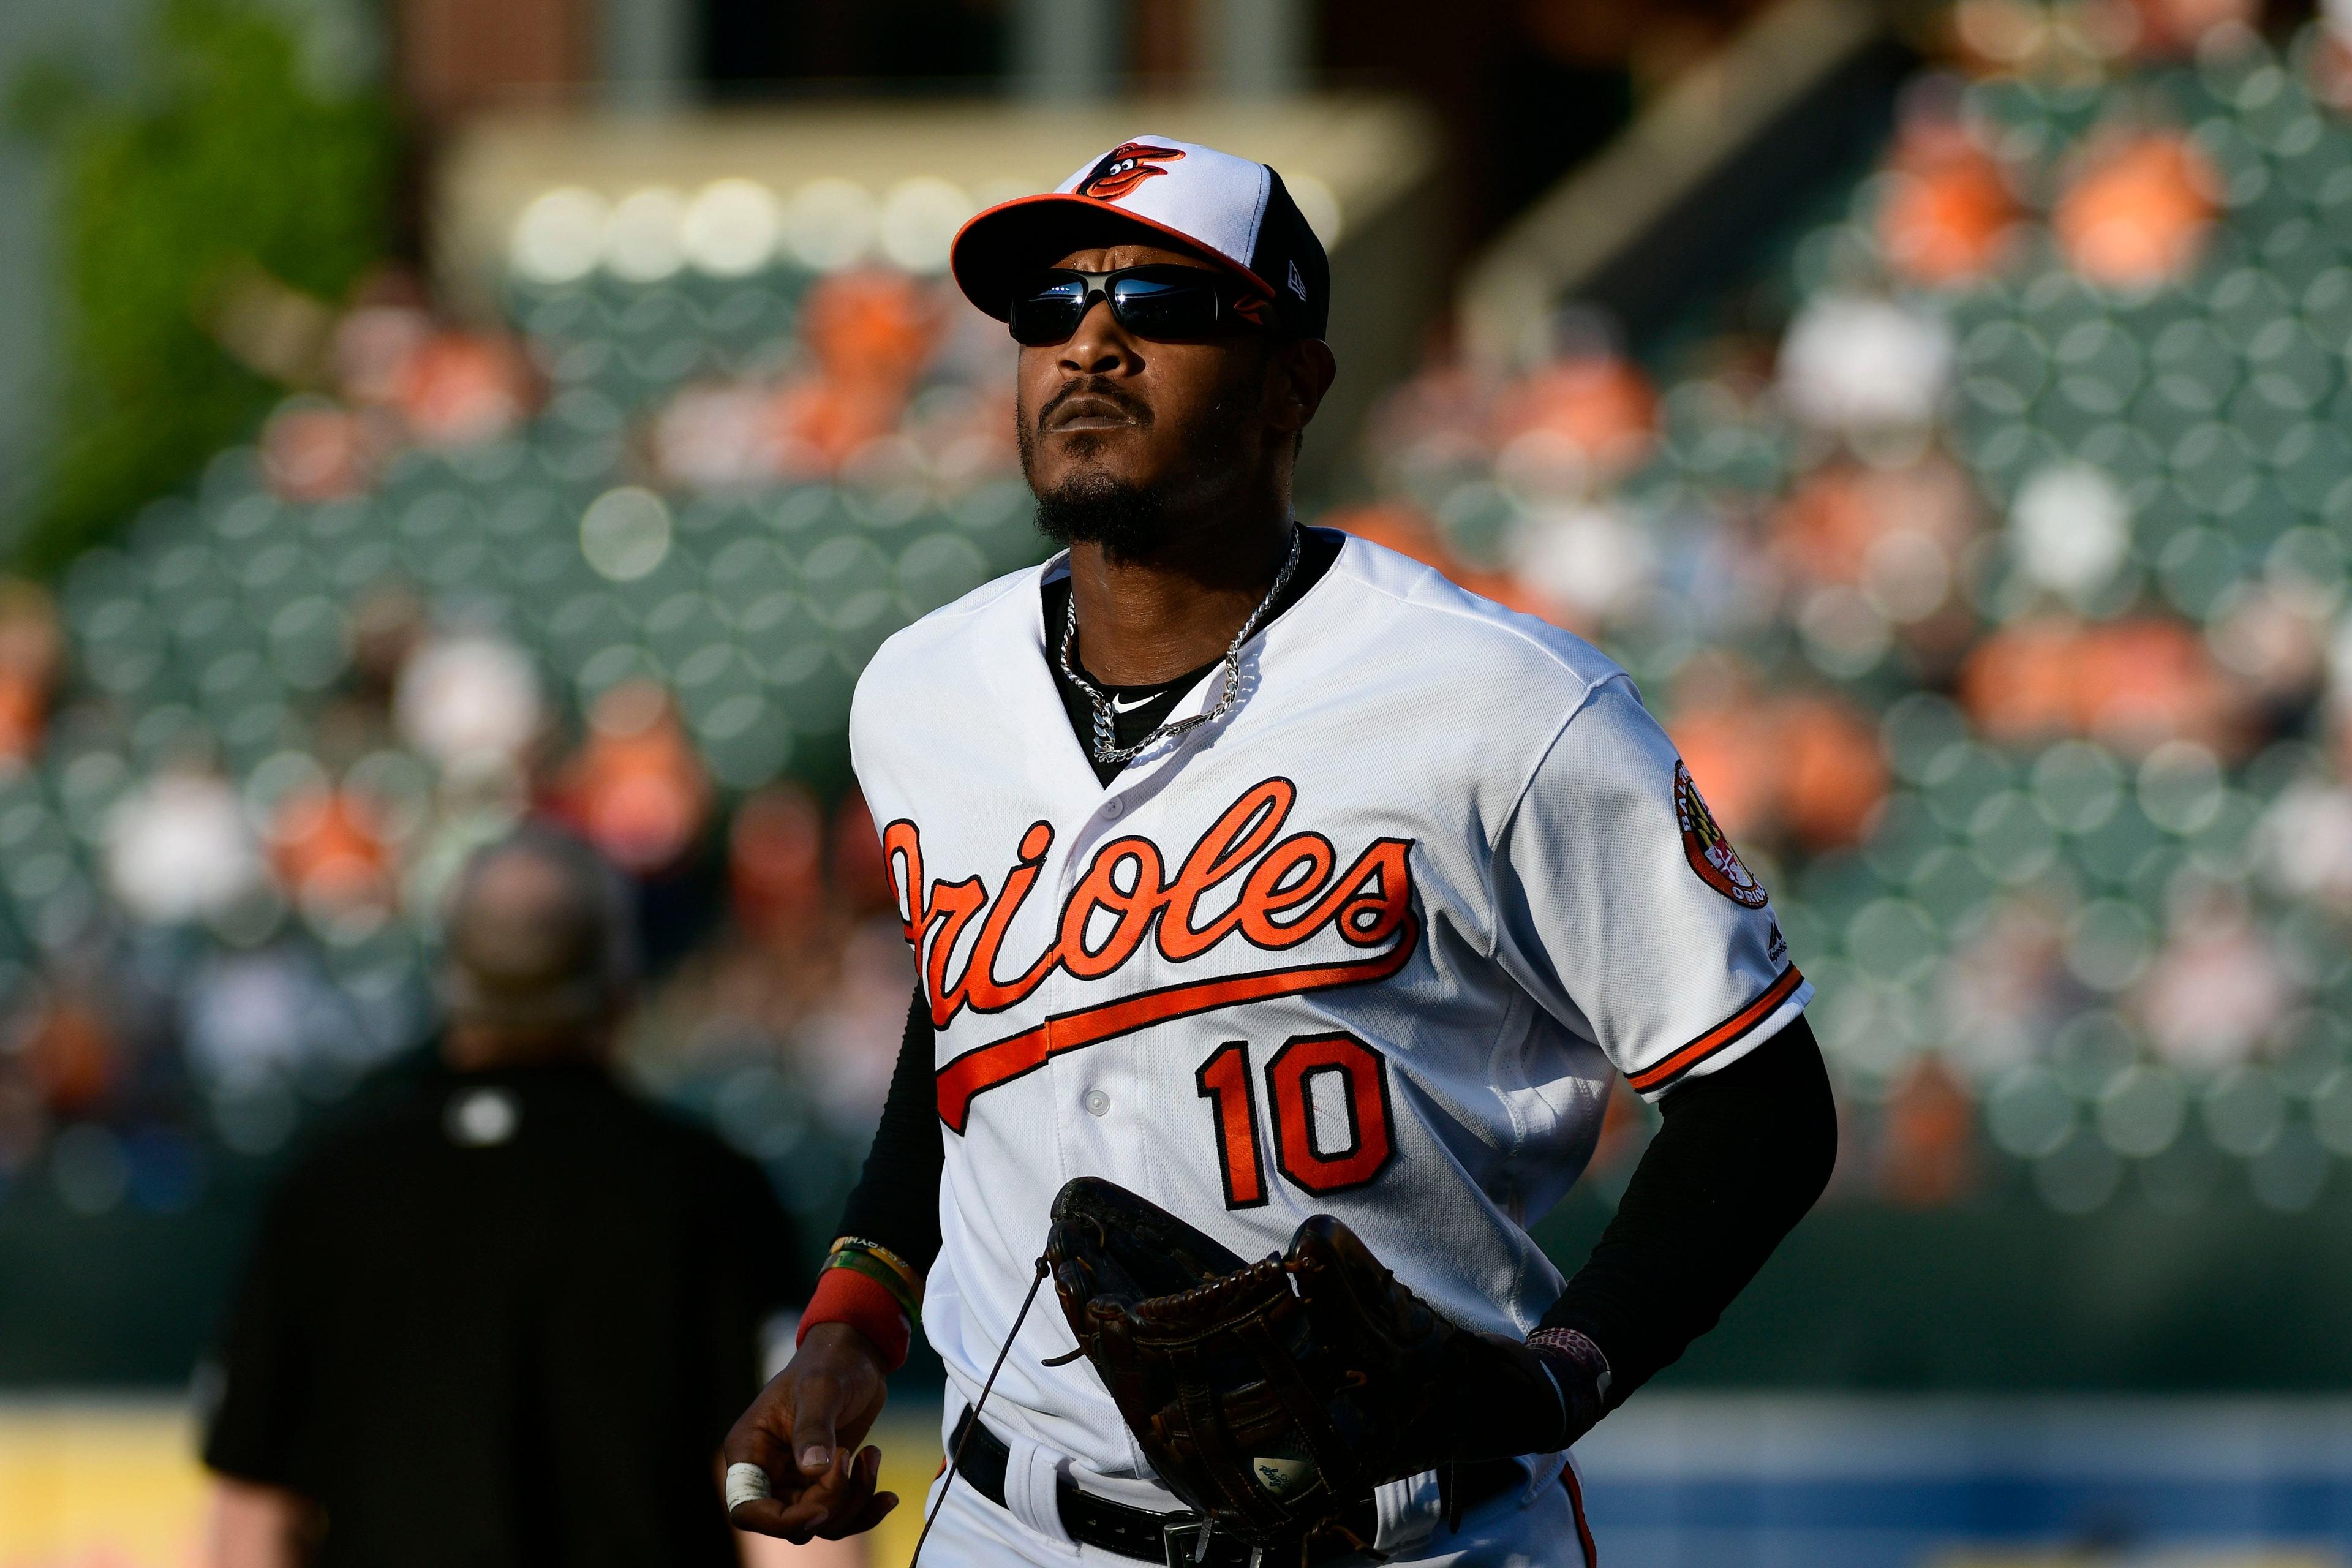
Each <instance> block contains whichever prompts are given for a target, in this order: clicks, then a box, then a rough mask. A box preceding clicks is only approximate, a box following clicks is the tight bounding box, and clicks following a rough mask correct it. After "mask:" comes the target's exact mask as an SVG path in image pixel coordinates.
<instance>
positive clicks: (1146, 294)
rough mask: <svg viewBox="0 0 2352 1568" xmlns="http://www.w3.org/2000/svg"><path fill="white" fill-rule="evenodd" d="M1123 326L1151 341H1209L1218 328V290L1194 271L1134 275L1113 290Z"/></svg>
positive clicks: (1113, 285)
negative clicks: (1201, 339) (1171, 339)
mask: <svg viewBox="0 0 2352 1568" xmlns="http://www.w3.org/2000/svg"><path fill="white" fill-rule="evenodd" d="M1110 298H1111V309H1112V310H1115V311H1117V312H1118V321H1119V324H1120V325H1121V326H1123V327H1125V328H1126V329H1127V330H1128V331H1131V332H1136V333H1139V334H1140V335H1141V336H1143V337H1147V338H1205V337H1208V336H1209V335H1211V334H1212V333H1213V332H1214V331H1216V327H1217V289H1216V286H1215V284H1214V283H1213V282H1212V281H1211V280H1210V279H1208V278H1207V276H1206V275H1205V274H1203V273H1202V272H1200V271H1198V270H1196V269H1194V268H1171V269H1169V270H1168V271H1167V272H1158V273H1154V272H1130V273H1129V274H1127V275H1126V276H1124V277H1122V278H1119V279H1117V280H1115V281H1114V282H1113V283H1112V284H1111V287H1110Z"/></svg>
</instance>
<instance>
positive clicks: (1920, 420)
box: [1780, 294, 1952, 432]
mask: <svg viewBox="0 0 2352 1568" xmlns="http://www.w3.org/2000/svg"><path fill="white" fill-rule="evenodd" d="M1951 374H1952V334H1951V329H1950V328H1949V327H1948V326H1946V325H1945V324H1944V322H1943V321H1942V320H1941V318H1939V317H1937V316H1932V315H1929V314H1927V313H1926V312H1924V311H1920V310H1912V309H1909V308H1906V306H1903V305H1900V304H1897V303H1895V301H1894V300H1879V299H1873V298H1870V297H1868V296H1864V295H1848V294H1823V295H1820V296H1818V297H1816V298H1815V299H1813V300H1811V301H1810V302H1808V303H1807V304H1806V306H1805V308H1804V309H1803V310H1801V311H1800V312H1798V315H1797V319H1796V320H1795V321H1791V322H1790V323H1789V332H1788V336H1786V337H1785V338H1783V339H1782V340H1781V342H1780V394H1781V395H1782V397H1784V398H1785V399H1787V401H1788V404H1789V406H1790V409H1791V410H1793V411H1794V412H1795V414H1796V416H1797V417H1798V418H1800V419H1801V420H1803V421H1804V422H1805V423H1806V424H1808V425H1811V426H1813V427H1814V428H1815V429H1818V430H1828V431H1852V432H1869V431H1877V430H1925V429H1926V428H1927V426H1930V425H1932V424H1933V423H1934V422H1935V419H1936V416H1937V413H1938V412H1939V410H1940V408H1941V406H1942V404H1943V398H1944V388H1945V385H1946V384H1947V383H1948V381H1949V380H1950V379H1951Z"/></svg>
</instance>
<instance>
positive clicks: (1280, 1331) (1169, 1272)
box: [1045, 1177, 1598, 1545]
mask: <svg viewBox="0 0 2352 1568" xmlns="http://www.w3.org/2000/svg"><path fill="white" fill-rule="evenodd" d="M1053 1219H1054V1224H1053V1229H1052V1231H1051V1233H1050V1235H1049V1237H1048V1239H1047V1242H1046V1247H1045V1257H1046V1260H1047V1262H1048V1263H1049V1264H1050V1265H1051V1267H1052V1269H1053V1277H1054V1289H1055V1294H1056V1295H1057V1296H1058V1297H1059V1298H1060V1300H1061V1303H1062V1310H1063V1313H1064V1315H1065V1316H1066V1318H1067V1319H1068V1320H1069V1324H1070V1331H1071V1332H1072V1333H1073V1334H1075V1335H1076V1338H1077V1342H1078V1348H1079V1351H1080V1352H1084V1354H1085V1355H1086V1358H1087V1361H1088V1362H1089V1363H1092V1365H1093V1366H1094V1368H1095V1370H1096V1372H1097V1373H1099V1374H1101V1377H1102V1380H1103V1383H1104V1384H1105V1385H1106V1386H1107V1387H1108V1389H1109V1390H1110V1394H1111V1397H1112V1398H1113V1399H1114V1400H1116V1401H1117V1402H1118V1408H1119V1413H1120V1415H1123V1416H1125V1417H1126V1419H1127V1424H1128V1426H1129V1428H1130V1429H1131V1430H1132V1431H1133V1432H1134V1433H1135V1435H1136V1439H1137V1441H1138V1443H1139V1445H1140V1446H1141V1447H1142V1449H1143V1452H1144V1455H1145V1457H1146V1458H1149V1459H1150V1462H1151V1465H1152V1468H1153V1469H1155V1470H1156V1471H1157V1472H1158V1474H1159V1479H1160V1482H1161V1483H1162V1484H1163V1485H1165V1486H1166V1487H1167V1488H1168V1489H1170V1490H1171V1491H1172V1492H1174V1493H1175V1494H1176V1495H1177V1496H1178V1497H1180V1498H1181V1499H1182V1500H1184V1501H1185V1503H1186V1504H1188V1505H1189V1506H1190V1507H1192V1509H1193V1510H1196V1511H1198V1512H1200V1513H1202V1514H1203V1515H1205V1516H1206V1517H1208V1518H1209V1519H1211V1520H1213V1521H1214V1522H1215V1523H1216V1525H1217V1526H1218V1527H1219V1528H1220V1529H1229V1530H1232V1531H1235V1532H1236V1533H1238V1534H1240V1535H1242V1536H1243V1537H1244V1539H1248V1540H1253V1541H1259V1542H1272V1541H1285V1540H1296V1539H1300V1538H1303V1537H1307V1536H1312V1535H1315V1534H1317V1533H1318V1532H1321V1531H1328V1530H1334V1529H1338V1528H1339V1523H1340V1516H1341V1514H1342V1513H1343V1511H1345V1510H1348V1508H1349V1506H1350V1505H1351V1504H1352V1503H1354V1502H1355V1501H1356V1500H1359V1499H1360V1498H1362V1497H1363V1496H1364V1495H1366V1494H1367V1493H1368V1492H1370V1490H1371V1489H1372V1488H1373V1487H1375V1486H1377V1485H1379V1484H1381V1482H1384V1481H1393V1480H1402V1479H1404V1478H1406V1477H1408V1476H1413V1475H1418V1474H1420V1473H1421V1472H1423V1471H1424V1470H1436V1471H1438V1472H1439V1473H1440V1475H1441V1477H1443V1476H1444V1474H1445V1473H1446V1470H1447V1469H1448V1468H1449V1463H1450V1461H1452V1460H1454V1459H1466V1458H1501V1457H1506V1456H1509V1455H1516V1454H1526V1453H1543V1452H1550V1451H1554V1450H1557V1449H1559V1448H1560V1447H1565V1446H1566V1440H1567V1439H1566V1436H1565V1435H1566V1434H1567V1431H1568V1428H1569V1426H1570V1424H1571V1423H1572V1421H1574V1420H1575V1419H1576V1418H1577V1414H1576V1411H1575V1409H1574V1408H1573V1407H1572V1399H1573V1396H1572V1395H1568V1394H1563V1390H1562V1383H1563V1379H1562V1378H1560V1377H1559V1376H1558V1375H1556V1373H1555V1370H1554V1364H1555V1363H1553V1362H1552V1361H1551V1360H1550V1359H1549V1357H1548V1352H1545V1351H1543V1350H1539V1349H1538V1348H1537V1347H1534V1346H1531V1345H1529V1344H1527V1343H1525V1342H1520V1341H1518V1340H1514V1339H1508V1338H1506V1337H1504V1336H1502V1335H1498V1334H1486V1333H1477V1332H1474V1331H1468V1330H1465V1329H1463V1328H1461V1327H1460V1326H1459V1325H1457V1324H1455V1323H1454V1322H1453V1321H1450V1320H1448V1319H1447V1318H1446V1317H1444V1315H1443V1314H1442V1313H1439V1312H1437V1311H1435V1310H1433V1309H1432V1308H1431V1307H1430V1306H1429V1305H1428V1304H1427V1303H1426V1302H1424V1301H1423V1300H1421V1299H1420V1298H1419V1297H1417V1296H1415V1295H1414V1294H1413V1293H1412V1291H1411V1290H1409V1289H1406V1288H1405V1287H1404V1286H1403V1285H1402V1284H1400V1283H1399V1282H1398V1281H1397V1279H1396V1277H1395V1276H1394V1275H1393V1274H1391V1273H1390V1272H1389V1270H1388V1269H1387V1268H1383V1267H1381V1262H1380V1260H1379V1259H1378V1258H1375V1257H1373V1255H1372V1253H1371V1250H1370V1248H1369V1247H1366V1246H1365V1245H1364V1244H1363V1243H1362V1242H1361V1241H1360V1240H1358V1239H1357V1238H1356V1237H1355V1235H1354V1233H1353V1232H1351V1231H1349V1229H1348V1227H1347V1226H1344V1225H1342V1224H1340V1223H1339V1221H1338V1220H1336V1219H1334V1218H1332V1217H1331V1216H1330V1215H1315V1216H1313V1217H1312V1218H1310V1219H1308V1220H1307V1223H1306V1224H1304V1225H1302V1226H1299V1227H1298V1231H1297V1235H1296V1237H1294V1238H1293V1239H1292V1241H1291V1244H1290V1249H1289V1251H1288V1252H1287V1253H1286V1254H1284V1255H1282V1256H1280V1257H1269V1258H1265V1259H1263V1260H1261V1261H1259V1262H1256V1263H1248V1264H1245V1263H1244V1262H1243V1261H1242V1260H1241V1258H1238V1257H1236V1256H1234V1253H1233V1252H1232V1251H1231V1250H1229V1249H1228V1248H1226V1247H1223V1246H1221V1245H1220V1244H1219V1243H1217V1242H1215V1241H1213V1240H1212V1239H1210V1238H1209V1237H1206V1236H1203V1235H1202V1234H1201V1233H1200V1232H1199V1231H1197V1230H1195V1229H1193V1228H1192V1226H1188V1225H1186V1224H1185V1223H1184V1222H1183V1221H1181V1220H1180V1219H1178V1218H1177V1217H1176V1216H1175V1215H1171V1214H1170V1213H1168V1212H1167V1211H1166V1210H1164V1209H1162V1208H1160V1207H1159V1206H1158V1205H1155V1204H1152V1203H1151V1202H1150V1201H1149V1200H1147V1199H1144V1198H1141V1197H1139V1196H1137V1195H1136V1194H1133V1193H1130V1192H1129V1191H1127V1190H1126V1189H1125V1188H1122V1187H1118V1186H1116V1185H1114V1184H1111V1183H1108V1182H1105V1181H1100V1180H1097V1179H1096V1178H1093V1177H1080V1178H1078V1179H1077V1180H1076V1181H1073V1182H1071V1183H1069V1184H1067V1185H1066V1186H1065V1187H1064V1188H1063V1189H1062V1191H1061V1194H1060V1195H1059V1196H1058V1197H1056V1198H1055V1202H1054V1211H1053ZM1582 1376H1584V1374H1583V1373H1581V1372H1580V1371H1578V1372H1575V1373H1572V1375H1571V1377H1570V1379H1569V1380H1568V1381H1573V1380H1574V1378H1576V1377H1582ZM1586 1381H1588V1382H1589V1381H1590V1380H1589V1378H1588V1379H1587V1380H1586ZM1592 1404H1593V1405H1594V1408H1593V1410H1592V1413H1591V1417H1586V1418H1584V1421H1583V1424H1584V1425H1585V1426H1590V1425H1591V1418H1592V1417H1597V1415H1598V1401H1597V1397H1596V1398H1595V1399H1594V1400H1593V1401H1592ZM1579 1430H1581V1428H1579ZM1358 1544H1360V1545H1369V1544H1370V1542H1359V1543H1358Z"/></svg>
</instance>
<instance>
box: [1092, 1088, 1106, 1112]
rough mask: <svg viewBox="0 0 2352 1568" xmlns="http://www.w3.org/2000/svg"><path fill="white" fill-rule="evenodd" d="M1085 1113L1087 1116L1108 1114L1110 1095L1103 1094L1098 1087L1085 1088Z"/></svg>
mask: <svg viewBox="0 0 2352 1568" xmlns="http://www.w3.org/2000/svg"><path fill="white" fill-rule="evenodd" d="M1109 1114H1110V1096H1109V1095H1107V1094H1105V1093H1104V1092H1103V1091H1102V1090H1101V1089H1088V1090H1087V1115H1088V1116H1108V1115H1109Z"/></svg>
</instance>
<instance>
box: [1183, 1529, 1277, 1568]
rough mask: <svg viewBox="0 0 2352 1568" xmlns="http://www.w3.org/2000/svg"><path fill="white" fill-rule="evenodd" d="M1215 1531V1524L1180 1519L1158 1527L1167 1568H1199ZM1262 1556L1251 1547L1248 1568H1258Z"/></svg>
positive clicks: (1262, 1553)
mask: <svg viewBox="0 0 2352 1568" xmlns="http://www.w3.org/2000/svg"><path fill="white" fill-rule="evenodd" d="M1216 1530H1217V1526H1216V1521H1214V1520H1208V1519H1197V1518H1196V1519H1179V1520H1176V1521H1171V1522H1170V1523H1167V1524H1163V1525H1161V1526H1160V1555H1161V1557H1162V1558H1164V1559H1165V1560H1166V1562H1167V1563H1168V1568H1201V1564H1202V1563H1206V1562H1208V1560H1209V1542H1211V1541H1212V1540H1213V1539H1214V1537H1215V1535H1216ZM1263 1555H1265V1553H1264V1550H1263V1549H1262V1548H1260V1547H1257V1546H1252V1547H1251V1548H1250V1554H1249V1565H1248V1568H1259V1562H1258V1559H1259V1558H1260V1557H1262V1556H1263Z"/></svg>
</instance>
